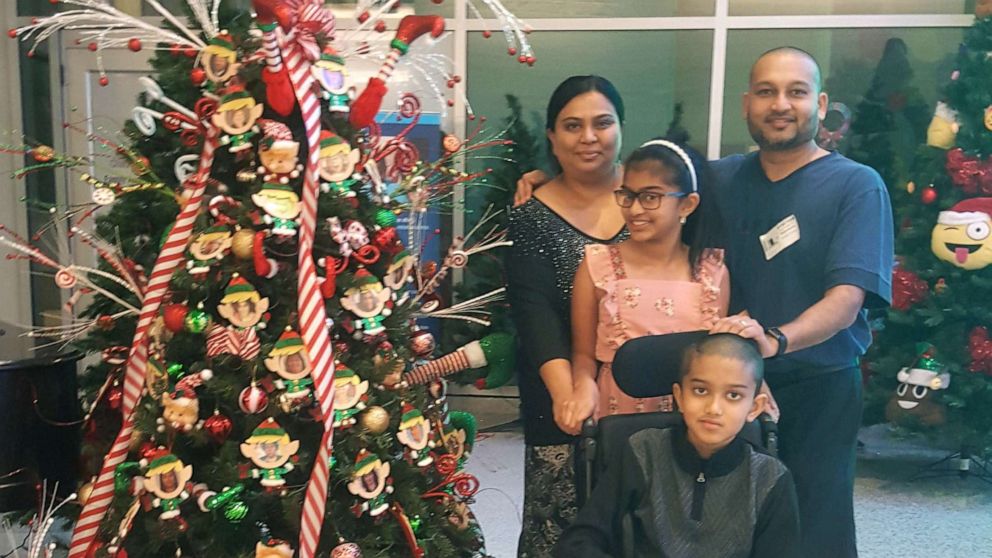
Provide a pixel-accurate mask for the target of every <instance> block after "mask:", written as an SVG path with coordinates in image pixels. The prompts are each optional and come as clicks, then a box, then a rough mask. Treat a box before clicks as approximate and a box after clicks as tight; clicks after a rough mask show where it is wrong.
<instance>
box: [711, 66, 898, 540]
mask: <svg viewBox="0 0 992 558" xmlns="http://www.w3.org/2000/svg"><path fill="white" fill-rule="evenodd" d="M749 81H750V83H749V85H748V91H747V93H745V94H744V102H743V109H744V111H743V112H744V118H745V119H746V121H747V126H748V131H749V132H750V133H751V137H752V138H753V139H754V141H755V142H756V143H757V144H758V147H759V150H758V152H757V153H752V154H750V155H747V156H744V155H732V156H729V157H726V158H724V159H721V160H720V161H717V162H716V163H714V170H715V171H716V174H717V176H718V192H717V193H718V195H717V196H716V198H717V203H718V205H719V206H720V210H721V214H722V217H723V223H724V227H725V232H726V249H727V258H728V261H727V263H728V267H729V269H730V276H731V281H732V288H731V293H732V301H731V307H732V311H737V312H741V313H740V314H737V315H735V316H730V317H728V318H725V319H723V320H721V321H720V322H719V323H717V325H716V326H715V327H714V328H713V330H712V331H713V332H730V333H737V334H739V335H742V336H744V337H750V338H753V339H755V340H756V341H757V342H758V343H759V346H760V347H761V352H762V355H763V356H765V357H767V358H768V359H769V360H768V362H767V364H766V376H765V379H766V382H767V385H768V387H770V388H771V392H772V393H773V394H774V397H775V401H776V403H777V407H778V410H779V411H780V416H781V421H780V423H779V436H780V448H781V451H780V454H779V457H780V458H781V459H782V461H784V462H785V464H786V465H787V466H788V467H789V469H790V470H791V471H792V474H793V476H794V478H795V482H796V491H797V494H798V497H799V515H800V525H801V528H802V552H801V555H802V556H805V557H809V558H814V557H819V556H823V557H831V558H846V557H850V556H857V549H856V546H855V532H854V505H853V494H854V464H855V451H856V447H857V433H858V427H859V426H860V423H861V407H862V402H861V374H860V371H859V367H858V358H859V357H860V356H861V355H863V354H864V352H865V350H866V349H867V348H868V345H869V344H870V343H871V332H870V331H869V328H868V320H867V309H869V308H878V307H884V306H887V305H888V303H889V298H890V296H891V270H892V264H893V259H894V258H893V253H892V242H893V232H892V210H891V207H890V204H889V198H888V194H887V192H886V190H885V185H884V184H883V183H882V180H881V178H880V177H879V176H878V173H876V172H875V171H874V170H872V169H870V168H868V167H866V166H864V165H860V164H858V163H855V162H853V161H851V160H849V159H847V158H845V157H843V156H841V155H840V154H837V153H833V152H829V151H826V150H823V149H821V148H820V147H819V146H817V145H816V142H815V141H814V138H815V137H816V134H817V129H818V126H819V121H820V120H821V119H822V118H823V117H824V115H825V114H826V110H827V95H826V93H824V92H822V91H821V89H820V68H819V66H818V65H817V63H816V60H814V59H813V57H812V56H810V55H809V54H808V53H806V52H805V51H802V50H800V49H796V48H791V47H782V48H776V49H773V50H770V51H768V52H766V53H765V54H763V55H762V56H760V57H759V58H758V60H757V61H756V62H755V63H754V66H752V68H751V75H750V80H749ZM762 326H764V327H762ZM765 328H767V329H765Z"/></svg>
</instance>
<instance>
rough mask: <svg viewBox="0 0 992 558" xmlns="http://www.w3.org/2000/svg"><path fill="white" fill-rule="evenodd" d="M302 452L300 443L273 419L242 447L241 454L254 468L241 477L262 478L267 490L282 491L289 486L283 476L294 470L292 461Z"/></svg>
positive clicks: (247, 469) (267, 421) (245, 468)
mask: <svg viewBox="0 0 992 558" xmlns="http://www.w3.org/2000/svg"><path fill="white" fill-rule="evenodd" d="M299 449H300V442H299V441H298V440H291V439H290V438H289V434H287V433H286V431H285V430H283V429H282V427H281V426H279V423H278V422H276V420H275V419H274V418H272V417H269V418H267V419H265V420H264V421H263V422H262V424H260V425H258V427H257V428H255V430H254V431H253V432H252V433H251V436H250V437H249V438H248V439H247V440H245V441H244V443H242V444H241V455H243V456H245V457H246V458H247V459H250V460H251V462H252V463H253V464H254V465H255V467H254V468H248V467H244V468H243V469H242V478H247V477H248V476H251V478H253V479H261V480H260V481H259V482H260V484H261V485H262V486H264V487H265V489H266V490H276V489H281V488H282V487H283V486H284V485H285V484H286V479H285V478H283V477H285V476H286V474H287V473H289V472H290V471H292V470H293V469H294V466H293V464H292V463H290V462H289V461H290V459H291V458H293V456H294V455H295V454H296V452H297V451H298V450H299Z"/></svg>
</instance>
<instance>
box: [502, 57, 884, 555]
mask: <svg viewBox="0 0 992 558" xmlns="http://www.w3.org/2000/svg"><path fill="white" fill-rule="evenodd" d="M820 86H821V80H820V68H819V66H818V65H817V63H816V60H814V59H813V57H812V56H811V55H809V54H808V53H807V52H805V51H803V50H800V49H797V48H793V47H781V48H776V49H772V50H770V51H768V52H766V53H764V54H762V55H761V56H760V57H759V58H758V60H757V61H756V62H755V63H754V65H753V66H752V68H751V74H750V79H749V84H748V91H747V93H745V94H744V98H743V115H744V118H745V120H746V121H747V125H748V130H749V132H750V133H751V137H752V138H753V139H754V141H755V142H756V143H757V144H758V147H759V150H758V152H757V153H752V154H749V155H746V156H745V155H731V156H729V157H726V158H724V159H721V160H720V161H716V162H715V163H713V167H714V170H715V171H716V174H717V177H718V179H719V180H718V185H717V186H718V187H717V191H716V194H717V195H716V196H715V198H716V199H717V203H718V205H719V207H720V213H721V215H722V218H723V223H724V227H725V232H726V242H725V248H726V251H727V265H728V267H729V268H730V276H731V281H732V289H731V307H732V311H733V312H738V313H737V314H736V315H733V316H730V317H728V318H725V319H723V320H721V321H719V322H718V323H717V324H716V326H715V327H714V328H713V330H712V331H713V332H714V333H718V332H730V333H737V334H739V335H742V336H744V337H749V338H752V339H755V341H757V342H758V344H759V346H760V347H761V352H762V355H763V356H765V357H768V362H767V364H766V376H765V381H766V386H765V388H763V389H766V388H767V387H770V388H771V392H772V393H773V394H774V399H773V400H771V401H770V402H771V405H770V409H769V410H770V411H771V412H772V414H773V415H779V414H780V416H781V420H780V423H779V436H780V453H779V457H780V458H781V459H782V461H784V462H785V464H786V465H787V466H788V467H789V469H790V470H791V471H792V474H793V477H794V479H795V483H796V491H797V494H798V497H799V514H800V525H801V529H802V543H801V544H802V552H801V555H802V556H804V557H807V558H816V557H820V556H822V557H830V558H846V557H851V556H857V550H856V546H855V533H854V511H853V507H854V506H853V493H854V464H855V451H856V446H857V431H858V426H859V425H860V422H861V407H862V401H861V375H860V372H859V368H858V358H859V357H860V356H861V355H863V354H864V352H865V350H866V349H867V348H868V345H869V344H870V342H871V332H870V331H869V328H868V321H867V310H868V309H869V308H880V307H884V306H887V305H888V303H889V299H890V296H891V270H892V265H893V262H894V258H893V252H892V243H893V230H892V211H891V207H890V203H889V198H888V193H887V192H886V190H885V185H884V184H883V183H882V180H881V178H880V177H879V176H878V173H876V172H875V171H874V170H872V169H870V168H868V167H866V166H864V165H860V164H858V163H855V162H853V161H851V160H849V159H847V158H845V157H843V156H841V155H839V154H837V153H832V152H829V151H826V150H823V149H821V148H820V147H819V146H817V145H816V142H815V141H814V138H815V137H816V134H817V130H818V127H819V122H820V120H821V119H822V118H823V117H824V115H825V114H826V109H827V95H826V93H824V92H822V91H821V88H820ZM541 182H542V177H541V176H540V175H537V174H536V173H535V174H532V175H527V176H525V177H524V178H523V179H521V181H520V183H518V188H517V195H516V198H515V201H516V202H517V203H520V200H521V199H526V197H527V196H529V191H530V187H531V186H532V185H534V184H540V183H541ZM766 327H767V328H768V329H767V330H766V329H765V328H766Z"/></svg>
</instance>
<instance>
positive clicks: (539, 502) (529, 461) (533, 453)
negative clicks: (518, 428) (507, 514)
mask: <svg viewBox="0 0 992 558" xmlns="http://www.w3.org/2000/svg"><path fill="white" fill-rule="evenodd" d="M523 512H524V513H523V527H522V530H521V532H520V541H519V542H518V543H517V557H518V558H550V556H551V551H552V549H554V546H555V544H556V543H557V542H558V538H559V537H560V536H561V533H562V531H564V530H565V528H566V527H568V525H569V524H570V523H571V522H572V521H573V520H574V519H575V516H576V514H577V513H578V506H577V505H576V496H575V446H574V445H573V444H562V445H554V446H527V447H526V450H525V453H524V510H523Z"/></svg>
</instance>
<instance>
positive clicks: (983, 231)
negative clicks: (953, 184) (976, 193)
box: [930, 198, 992, 271]
mask: <svg viewBox="0 0 992 558" xmlns="http://www.w3.org/2000/svg"><path fill="white" fill-rule="evenodd" d="M990 232H992V198H969V199H966V200H962V201H960V202H958V203H957V204H955V205H954V206H953V207H951V208H950V209H949V210H947V211H941V212H940V215H939V216H938V217H937V224H936V225H935V226H934V227H933V231H932V232H931V236H930V249H931V250H932V251H933V254H934V255H935V256H937V258H938V259H941V260H944V261H946V262H949V263H951V264H953V265H955V266H957V267H960V268H961V269H966V270H969V271H975V270H978V269H983V268H984V267H985V266H987V265H989V264H990V263H992V239H990Z"/></svg>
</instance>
